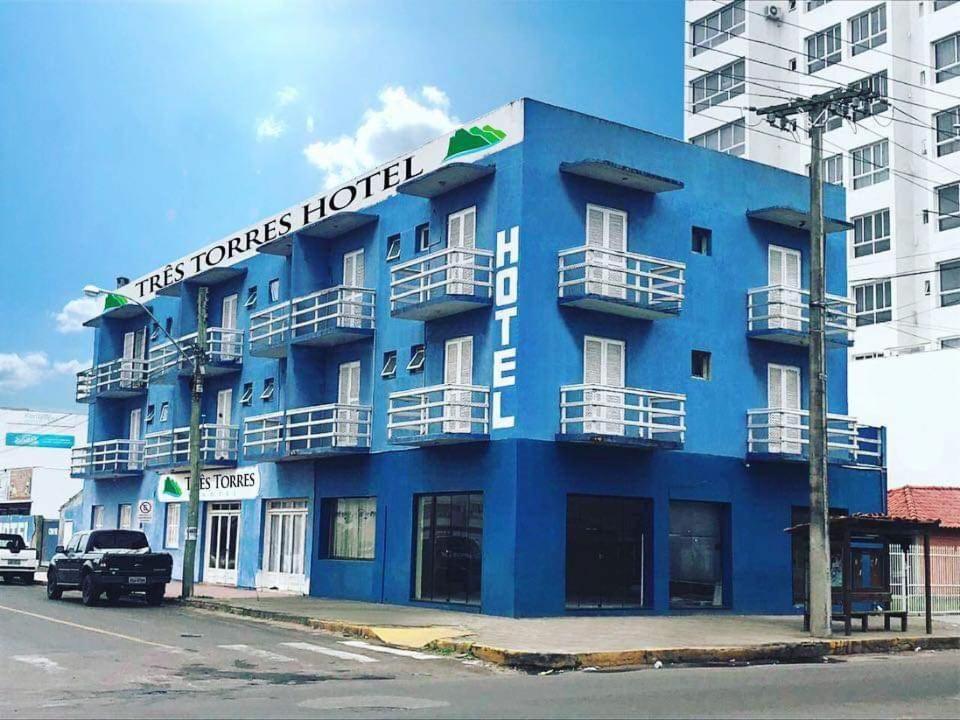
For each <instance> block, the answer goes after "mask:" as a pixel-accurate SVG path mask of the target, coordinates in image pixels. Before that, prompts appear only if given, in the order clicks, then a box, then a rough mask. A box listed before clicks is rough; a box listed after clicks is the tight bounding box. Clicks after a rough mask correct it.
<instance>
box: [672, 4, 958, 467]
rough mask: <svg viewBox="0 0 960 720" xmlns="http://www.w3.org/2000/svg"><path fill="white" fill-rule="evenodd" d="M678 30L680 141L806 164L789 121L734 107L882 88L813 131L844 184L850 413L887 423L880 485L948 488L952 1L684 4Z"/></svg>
mask: <svg viewBox="0 0 960 720" xmlns="http://www.w3.org/2000/svg"><path fill="white" fill-rule="evenodd" d="M685 32H686V34H685V52H684V65H685V71H684V78H685V85H686V92H685V99H684V101H685V104H684V111H685V112H684V135H685V137H686V138H687V139H688V140H689V141H690V142H694V143H697V144H700V145H705V146H707V147H711V148H714V149H716V150H721V151H724V152H729V153H733V154H736V155H740V156H742V157H746V158H750V159H751V160H756V161H758V162H762V163H767V164H770V165H776V166H779V167H782V168H785V169H788V170H792V171H795V172H800V173H806V172H807V166H808V163H809V158H810V149H809V142H808V137H807V133H806V130H805V128H804V127H803V126H802V125H801V126H800V127H798V128H797V130H796V132H794V133H790V132H784V131H782V130H779V129H775V128H773V127H770V126H769V125H768V124H767V123H766V121H765V120H763V119H762V118H760V117H759V116H757V115H756V114H754V113H753V112H751V111H750V110H749V109H748V108H749V107H764V106H769V105H775V104H777V103H778V102H781V101H784V100H788V99H790V98H791V97H794V96H810V95H813V94H817V93H821V92H826V91H828V90H830V89H834V88H838V87H843V86H858V85H859V86H861V87H865V86H869V87H871V88H873V89H874V90H875V91H877V92H878V93H879V94H880V95H882V96H883V98H884V99H879V100H873V101H871V102H866V103H863V104H862V105H861V107H860V108H859V109H858V111H857V120H858V121H857V123H856V124H854V123H852V122H849V121H847V120H844V119H842V118H839V117H833V118H830V119H829V120H828V123H827V126H826V132H825V133H824V152H823V156H824V161H823V165H824V179H825V180H827V181H828V182H835V183H840V184H843V185H844V186H845V188H846V189H847V217H848V219H849V220H850V221H851V222H853V224H854V226H855V228H854V230H852V231H849V232H848V233H847V236H848V240H847V253H848V255H847V257H848V268H847V275H848V280H849V283H850V289H849V290H850V297H851V299H853V300H855V301H856V322H857V332H856V341H855V344H854V346H853V347H852V348H851V350H850V355H851V365H850V407H851V412H852V413H854V414H856V415H857V416H858V417H861V418H864V419H866V420H868V421H871V422H877V423H881V424H883V425H886V426H887V427H888V433H889V438H888V439H889V448H890V453H891V454H890V457H889V458H888V462H889V468H890V482H891V485H901V484H905V483H907V482H910V483H913V484H917V483H927V484H951V483H956V482H957V480H956V479H955V478H956V475H955V471H954V470H953V468H952V467H951V465H950V464H949V462H948V457H947V455H948V453H947V448H950V447H952V446H953V444H954V440H953V439H952V438H956V437H957V436H958V433H957V432H956V430H955V427H956V423H955V421H954V420H953V418H954V413H955V411H956V408H957V407H958V406H960V352H954V351H953V349H954V348H960V2H958V0H886V1H880V2H878V1H877V0H873V1H872V2H871V1H870V0H763V1H761V0H734V1H733V2H722V1H719V0H687V2H686V31H685ZM806 272H807V270H806V268H804V271H803V276H804V277H805V276H806ZM828 272H829V268H828ZM941 350H943V351H944V352H940V351H941ZM920 448H926V450H927V451H928V452H927V453H926V455H925V456H924V457H923V458H922V459H921V458H920V457H918V456H919V455H920V453H921V452H922V450H920ZM931 453H932V454H931Z"/></svg>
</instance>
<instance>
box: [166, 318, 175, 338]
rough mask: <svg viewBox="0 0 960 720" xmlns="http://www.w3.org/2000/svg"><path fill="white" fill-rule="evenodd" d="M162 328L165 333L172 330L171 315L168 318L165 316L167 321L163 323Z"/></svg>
mask: <svg viewBox="0 0 960 720" xmlns="http://www.w3.org/2000/svg"><path fill="white" fill-rule="evenodd" d="M164 329H165V330H166V331H167V335H169V334H170V333H172V332H173V318H172V317H168V318H167V322H166V324H165V325H164Z"/></svg>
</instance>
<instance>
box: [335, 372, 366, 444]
mask: <svg viewBox="0 0 960 720" xmlns="http://www.w3.org/2000/svg"><path fill="white" fill-rule="evenodd" d="M339 382H340V384H339V388H338V392H337V402H338V403H339V404H340V405H359V404H360V361H359V360H357V361H355V362H346V363H341V365H340V381H339ZM359 422H360V413H359V412H358V411H356V410H349V409H345V408H337V422H336V435H335V436H334V438H333V444H334V445H347V446H354V445H356V444H357V437H358V435H359V433H360V426H359Z"/></svg>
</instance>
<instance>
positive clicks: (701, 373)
mask: <svg viewBox="0 0 960 720" xmlns="http://www.w3.org/2000/svg"><path fill="white" fill-rule="evenodd" d="M711 364H712V363H711V355H710V353H709V352H707V351H706V350H693V351H692V352H691V353H690V375H691V376H692V377H695V378H697V379H698V380H709V379H710V370H711Z"/></svg>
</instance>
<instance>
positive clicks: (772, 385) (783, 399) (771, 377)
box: [767, 365, 802, 454]
mask: <svg viewBox="0 0 960 720" xmlns="http://www.w3.org/2000/svg"><path fill="white" fill-rule="evenodd" d="M767 407H769V408H770V409H771V412H770V415H769V420H768V422H769V424H770V428H769V431H770V435H769V438H770V442H769V449H770V452H772V453H790V454H799V453H800V452H801V449H802V448H801V443H800V435H801V425H802V418H801V416H800V412H799V410H800V368H797V367H791V366H789V365H767ZM775 410H776V411H777V412H774V411H775ZM791 410H792V411H793V412H790V411H791Z"/></svg>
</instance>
